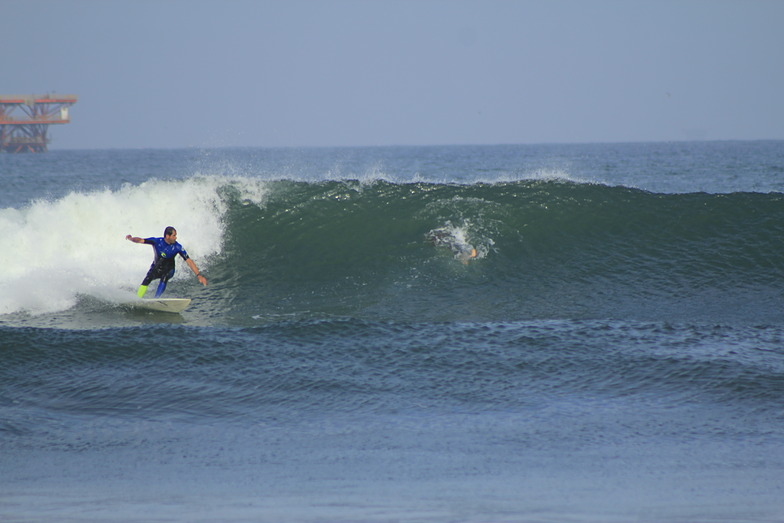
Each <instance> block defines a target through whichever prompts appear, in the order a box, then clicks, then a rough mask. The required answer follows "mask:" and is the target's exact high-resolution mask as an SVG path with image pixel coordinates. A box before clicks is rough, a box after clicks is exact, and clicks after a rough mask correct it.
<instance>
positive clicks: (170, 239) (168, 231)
mask: <svg viewBox="0 0 784 523" xmlns="http://www.w3.org/2000/svg"><path fill="white" fill-rule="evenodd" d="M163 239H164V240H165V241H166V243H168V244H170V245H171V244H172V243H174V242H176V241H177V229H175V228H174V227H172V226H171V225H170V226H168V227H166V228H165V229H164V230H163Z"/></svg>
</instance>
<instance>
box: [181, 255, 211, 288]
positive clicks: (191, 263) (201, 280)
mask: <svg viewBox="0 0 784 523" xmlns="http://www.w3.org/2000/svg"><path fill="white" fill-rule="evenodd" d="M185 263H187V264H188V267H190V268H191V270H192V271H193V274H195V275H196V279H197V280H199V283H201V284H202V285H204V286H205V287H206V286H207V278H205V277H204V275H203V274H202V273H200V272H199V268H198V267H196V263H195V262H194V261H193V260H191V259H190V258H188V259H187V260H185Z"/></svg>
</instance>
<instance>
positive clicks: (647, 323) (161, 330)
mask: <svg viewBox="0 0 784 523" xmlns="http://www.w3.org/2000/svg"><path fill="white" fill-rule="evenodd" d="M167 225H173V226H175V227H176V228H177V230H178V233H179V241H180V242H181V243H182V244H183V246H184V247H185V248H186V249H187V251H188V253H189V254H190V256H191V257H192V258H193V259H194V260H195V261H196V263H197V264H198V265H199V268H200V269H201V271H202V273H204V274H205V275H206V277H207V279H208V280H209V285H208V286H207V287H202V286H201V285H200V284H199V283H198V282H197V281H196V279H195V278H194V277H193V274H192V273H191V272H190V270H189V269H188V268H187V266H185V264H184V263H183V262H182V261H181V260H178V262H177V267H178V268H177V275H176V276H175V278H174V280H173V281H172V282H170V283H169V287H168V289H167V291H166V295H165V296H169V297H189V298H192V299H193V304H192V306H191V307H190V308H189V309H187V310H186V311H184V312H183V313H181V314H170V313H158V312H143V311H140V310H135V309H131V308H128V307H127V306H126V305H124V303H126V302H127V301H128V300H130V299H132V298H133V296H134V294H135V291H136V288H137V286H138V285H139V283H140V282H141V279H142V278H143V276H144V275H145V273H146V271H147V269H148V267H149V264H150V262H151V261H152V250H151V249H150V248H149V247H148V246H145V245H137V244H133V243H131V242H128V241H125V235H126V234H133V235H134V236H142V237H148V236H161V235H162V233H163V229H164V227H166V226H167ZM0 238H2V243H3V248H2V250H1V252H0V520H2V521H24V522H28V521H58V522H98V521H101V522H103V521H182V522H195V521H204V522H233V521H237V522H239V521H242V522H246V521H247V522H251V521H254V522H255V521H260V522H283V523H285V522H327V521H329V522H331V521H335V522H393V521H401V522H472V523H473V522H477V523H478V522H625V521H637V522H719V521H720V522H728V521H733V522H743V521H750V522H763V521H764V522H774V521H777V522H780V521H784V241H783V240H784V142H782V141H755V142H694V143H644V144H584V145H504V146H453V147H364V148H308V149H296V148H291V149H261V148H259V149H246V148H241V149H182V150H101V151H51V152H49V153H47V154H43V155H12V154H2V155H0Z"/></svg>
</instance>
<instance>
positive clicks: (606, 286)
mask: <svg viewBox="0 0 784 523" xmlns="http://www.w3.org/2000/svg"><path fill="white" fill-rule="evenodd" d="M268 191H269V192H268V195H267V198H266V199H265V202H264V204H263V205H261V206H257V205H247V204H243V201H242V200H241V198H240V197H233V198H231V199H230V201H229V204H228V212H227V214H226V217H225V219H226V231H227V234H226V238H225V245H224V250H223V252H222V253H221V255H220V256H219V257H218V258H219V261H217V263H216V264H215V274H216V275H218V277H219V278H220V279H221V280H225V281H227V282H231V283H232V284H233V286H235V287H236V291H235V293H234V296H233V297H232V298H233V299H234V300H235V301H234V304H235V306H237V307H240V308H241V309H253V308H254V307H258V310H259V311H261V310H269V309H273V310H278V311H279V312H280V313H284V314H291V313H295V314H297V313H302V312H308V313H313V314H316V315H317V316H318V315H322V314H335V315H347V316H353V317H356V316H359V317H370V318H373V319H405V320H417V319H422V320H427V321H431V320H434V321H440V320H443V321H451V320H458V321H459V320H469V321H472V320H482V321H485V320H500V321H506V320H510V319H520V318H561V317H569V318H586V317H588V318H595V317H622V318H636V319H661V318H683V317H684V316H687V317H695V318H700V317H706V318H707V317H710V318H714V319H715V318H724V319H728V320H729V319H731V318H732V317H736V318H738V319H742V320H746V319H749V318H756V317H760V316H761V319H764V317H765V315H766V314H769V313H770V310H771V301H772V300H774V299H776V297H777V296H778V295H780V293H781V291H782V290H784V289H782V284H781V281H782V274H781V269H780V268H781V267H782V266H784V264H782V262H783V261H784V260H782V259H781V255H780V254H779V253H780V249H778V248H777V242H778V240H777V238H780V237H781V236H782V230H781V229H782V225H781V224H782V223H784V219H783V218H784V215H783V213H784V210H783V209H784V207H782V205H781V204H782V196H781V195H780V194H756V193H737V194H728V195H710V194H686V195H677V194H673V195H663V194H654V193H649V192H645V191H640V190H635V189H629V188H624V187H608V186H605V185H598V184H587V183H576V182H572V181H558V180H533V181H519V182H509V183H496V184H473V185H450V184H435V183H390V182H385V181H376V182H373V183H369V184H362V183H358V182H350V181H349V182H345V181H344V182H339V181H326V182H321V183H308V182H290V181H280V182H273V183H270V184H269V186H268ZM246 203H247V202H246ZM472 249H475V252H476V255H475V257H474V258H471V257H470V253H471V250H472Z"/></svg>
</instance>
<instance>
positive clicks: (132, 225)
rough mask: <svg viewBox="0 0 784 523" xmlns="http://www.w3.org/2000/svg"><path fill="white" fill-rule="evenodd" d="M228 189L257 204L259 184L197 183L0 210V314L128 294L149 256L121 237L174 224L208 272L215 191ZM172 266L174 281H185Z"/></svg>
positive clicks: (214, 247)
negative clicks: (82, 296) (228, 186)
mask: <svg viewBox="0 0 784 523" xmlns="http://www.w3.org/2000/svg"><path fill="white" fill-rule="evenodd" d="M226 184H232V185H233V186H234V187H236V188H237V189H239V191H240V194H241V197H242V198H244V199H247V200H249V201H251V202H253V203H256V204H260V203H261V201H263V197H264V190H263V186H262V184H260V183H259V182H255V181H252V180H244V181H243V180H228V179H225V178H219V177H203V178H191V179H188V180H177V181H159V180H151V181H147V182H145V183H143V184H141V185H137V186H132V185H127V186H124V187H122V188H120V189H117V190H108V189H107V190H102V191H94V192H72V193H70V194H68V195H66V196H64V197H62V198H60V199H58V200H53V201H48V200H39V201H35V202H32V203H31V204H30V205H29V206H27V207H25V208H22V209H14V208H8V209H2V210H0V237H2V238H3V243H4V248H3V249H2V250H1V251H0V267H2V271H0V314H8V313H13V312H19V311H27V312H30V313H33V314H36V313H47V312H53V311H58V310H64V309H67V308H69V307H72V306H73V305H74V304H75V303H76V301H77V300H78V296H79V295H80V294H86V295H90V296H95V297H98V298H102V299H110V300H111V299H112V298H113V297H118V296H120V295H127V293H128V292H130V291H132V289H135V288H136V286H138V284H139V282H140V281H141V279H142V278H143V277H144V275H145V273H146V271H147V269H148V267H149V265H150V263H151V261H152V258H153V252H152V248H151V247H150V246H146V245H139V244H135V243H131V242H129V241H126V240H125V236H126V234H132V235H134V236H141V237H150V236H162V235H163V229H164V228H165V227H166V226H168V225H172V226H174V227H176V228H177V233H178V240H179V241H180V243H182V244H183V246H184V247H185V249H186V250H187V251H188V254H189V255H190V256H191V258H193V259H194V261H196V263H197V264H198V265H199V268H200V269H201V270H206V269H208V264H209V259H210V257H211V256H212V255H215V254H218V253H219V252H220V250H221V247H222V240H223V233H224V230H223V221H222V217H223V215H224V213H225V211H226V203H225V202H224V201H223V200H222V199H221V197H220V189H221V187H223V186H225V185H226ZM177 263H178V265H177V267H178V269H177V273H178V275H177V276H175V280H176V279H178V278H184V277H186V276H188V275H190V270H189V269H188V268H187V267H186V266H185V265H184V264H183V263H182V261H181V260H179V259H178V262H177Z"/></svg>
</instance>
